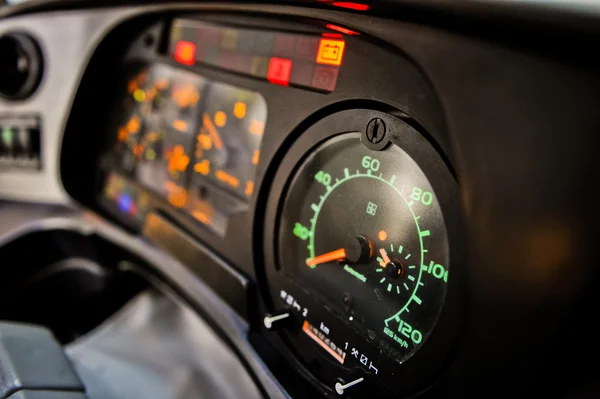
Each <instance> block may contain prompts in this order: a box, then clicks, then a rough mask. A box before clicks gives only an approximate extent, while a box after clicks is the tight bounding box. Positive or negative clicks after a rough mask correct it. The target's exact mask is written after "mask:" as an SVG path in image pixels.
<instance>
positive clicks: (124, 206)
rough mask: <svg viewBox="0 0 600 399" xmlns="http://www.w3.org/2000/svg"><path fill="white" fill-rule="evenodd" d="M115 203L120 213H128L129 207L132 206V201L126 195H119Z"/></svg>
mask: <svg viewBox="0 0 600 399" xmlns="http://www.w3.org/2000/svg"><path fill="white" fill-rule="evenodd" d="M117 201H118V203H119V209H120V210H121V211H122V212H127V213H129V211H130V210H131V207H132V206H133V199H132V198H131V197H130V196H129V195H127V194H121V195H119V199H118V200H117Z"/></svg>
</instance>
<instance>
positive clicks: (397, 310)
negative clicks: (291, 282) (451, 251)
mask: <svg viewBox="0 0 600 399" xmlns="http://www.w3.org/2000/svg"><path fill="white" fill-rule="evenodd" d="M279 240H280V245H279V249H280V254H279V255H280V259H281V264H282V268H283V270H284V272H285V273H287V274H288V275H289V276H290V277H292V278H294V279H296V280H297V281H298V282H299V283H300V284H301V285H303V286H307V287H311V290H312V292H313V293H314V294H315V295H316V296H318V297H319V299H321V300H322V301H323V302H324V303H325V304H326V305H327V306H329V307H330V308H331V309H333V310H334V311H335V313H336V314H337V315H338V316H339V317H340V318H342V319H344V320H345V321H346V323H347V324H349V325H350V326H352V327H353V328H355V329H357V330H359V331H361V332H362V333H363V334H364V335H365V336H369V337H380V338H382V339H379V340H375V342H379V343H381V342H387V343H388V344H389V345H379V346H380V348H381V349H382V350H384V351H385V352H387V353H390V354H391V355H392V356H393V357H394V359H395V360H396V361H397V362H402V361H404V360H405V359H406V358H408V357H409V356H411V355H412V354H413V353H414V352H415V351H416V350H417V349H418V348H419V347H420V346H421V345H423V344H424V342H425V341H426V339H427V337H428V335H429V333H430V331H431V330H432V328H433V326H434V324H435V322H436V320H437V317H438V313H439V311H440V309H441V306H442V304H443V302H444V296H445V293H446V286H447V281H448V278H449V263H448V260H449V256H448V240H447V234H446V228H445V224H444V219H443V216H442V212H441V209H440V206H439V202H438V199H437V197H436V195H435V192H434V190H433V188H432V187H431V185H430V183H429V181H428V179H427V177H426V176H425V174H424V173H423V172H422V171H421V169H420V168H419V166H418V165H417V164H416V163H415V161H413V160H412V159H411V158H410V157H409V156H408V154H406V153H405V152H404V151H402V149H400V148H399V147H398V146H391V147H390V148H388V149H386V150H384V151H373V150H370V149H369V148H367V147H366V146H365V145H363V144H362V143H361V140H360V135H359V134H358V133H348V134H344V135H340V136H337V137H335V138H333V139H330V140H329V141H327V142H325V143H324V144H322V145H321V146H319V147H318V148H317V149H315V150H314V151H313V152H312V153H311V155H310V156H309V157H308V158H307V159H306V161H305V162H304V163H303V164H302V165H301V166H300V168H299V170H298V172H297V174H296V177H295V178H294V179H293V181H292V183H291V189H290V191H289V193H288V195H287V197H286V201H285V204H284V207H283V212H282V223H281V229H280V235H279Z"/></svg>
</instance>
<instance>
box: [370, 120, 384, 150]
mask: <svg viewBox="0 0 600 399" xmlns="http://www.w3.org/2000/svg"><path fill="white" fill-rule="evenodd" d="M385 131H386V128H385V122H384V121H383V119H381V118H373V119H371V121H370V122H369V123H368V124H367V131H366V137H367V140H369V142H371V143H373V144H377V143H380V142H381V140H383V138H384V137H385Z"/></svg>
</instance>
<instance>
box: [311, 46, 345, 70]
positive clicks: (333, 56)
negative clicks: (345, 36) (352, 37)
mask: <svg viewBox="0 0 600 399" xmlns="http://www.w3.org/2000/svg"><path fill="white" fill-rule="evenodd" d="M345 46H346V43H345V42H344V41H343V40H331V39H321V41H320V42H319V52H318V53H317V64H326V65H337V66H339V65H342V57H343V56H344V47H345Z"/></svg>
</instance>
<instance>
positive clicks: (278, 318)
mask: <svg viewBox="0 0 600 399" xmlns="http://www.w3.org/2000/svg"><path fill="white" fill-rule="evenodd" d="M291 320H292V319H291V314H290V312H289V311H287V310H281V311H279V312H275V313H273V314H269V313H267V314H266V315H265V318H264V319H263V323H264V325H265V328H266V329H267V330H271V331H275V330H279V329H280V328H284V327H288V326H289V325H290V322H291Z"/></svg>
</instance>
